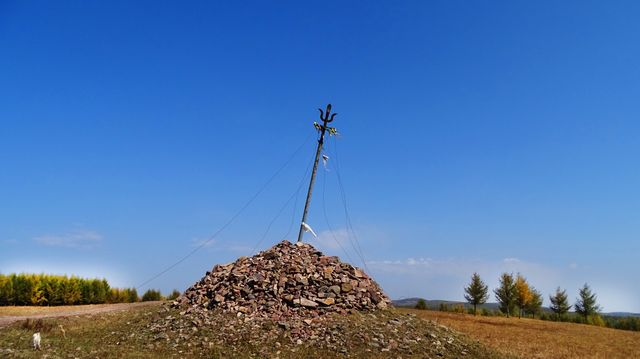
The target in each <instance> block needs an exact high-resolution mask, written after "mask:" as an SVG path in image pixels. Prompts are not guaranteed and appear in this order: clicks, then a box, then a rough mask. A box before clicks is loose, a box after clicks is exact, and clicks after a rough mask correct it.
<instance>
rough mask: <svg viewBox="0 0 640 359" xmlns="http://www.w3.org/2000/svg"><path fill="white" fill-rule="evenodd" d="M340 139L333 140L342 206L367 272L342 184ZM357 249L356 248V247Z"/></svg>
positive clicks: (348, 228)
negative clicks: (339, 152)
mask: <svg viewBox="0 0 640 359" xmlns="http://www.w3.org/2000/svg"><path fill="white" fill-rule="evenodd" d="M337 142H338V141H333V148H334V155H335V157H336V177H337V178H338V184H339V186H340V194H341V198H342V206H343V207H344V214H345V217H346V221H347V230H348V231H351V233H352V235H353V238H354V240H355V243H356V246H357V250H356V253H357V254H358V256H359V257H360V259H361V260H362V264H363V265H364V268H365V270H366V271H367V272H369V268H368V266H367V262H366V260H365V259H364V254H363V252H362V248H361V247H360V241H359V240H358V237H357V236H356V232H355V230H354V229H353V224H352V223H351V216H350V215H349V210H348V209H347V195H346V194H345V191H344V186H343V185H342V177H341V176H340V159H339V156H338V145H337ZM354 250H355V248H354Z"/></svg>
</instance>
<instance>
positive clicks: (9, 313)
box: [0, 304, 111, 317]
mask: <svg viewBox="0 0 640 359" xmlns="http://www.w3.org/2000/svg"><path fill="white" fill-rule="evenodd" d="M110 305H111V304H88V305H74V306H57V307H35V306H16V307H0V317H13V316H25V315H41V314H42V315H49V314H53V313H60V312H68V311H69V308H73V309H74V310H80V311H81V310H86V309H94V308H104V307H108V306H110Z"/></svg>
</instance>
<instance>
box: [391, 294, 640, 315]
mask: <svg viewBox="0 0 640 359" xmlns="http://www.w3.org/2000/svg"><path fill="white" fill-rule="evenodd" d="M420 299H424V298H417V297H415V298H403V299H396V300H392V301H391V302H392V303H393V305H394V306H396V307H410V308H413V307H415V306H416V303H418V300H420ZM425 301H426V302H427V308H429V309H434V310H438V309H439V308H440V304H443V303H444V304H447V305H449V306H454V305H458V304H462V305H463V306H464V307H465V308H472V307H473V306H472V305H470V304H469V303H467V302H458V301H455V300H441V299H433V300H427V299H425ZM482 308H484V309H486V310H499V309H500V306H499V305H498V303H485V304H481V305H479V306H478V309H482ZM542 311H544V312H548V313H550V312H551V309H549V307H542ZM602 315H606V316H610V317H640V313H631V312H610V313H602Z"/></svg>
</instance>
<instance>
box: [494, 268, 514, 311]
mask: <svg viewBox="0 0 640 359" xmlns="http://www.w3.org/2000/svg"><path fill="white" fill-rule="evenodd" d="M493 293H494V294H495V295H496V300H497V301H498V304H499V305H500V311H501V312H502V313H504V314H506V315H507V318H508V317H509V316H510V315H511V313H512V312H513V311H514V309H515V303H516V286H515V283H514V281H513V274H509V273H502V275H501V276H500V285H499V286H498V288H496V289H494V290H493Z"/></svg>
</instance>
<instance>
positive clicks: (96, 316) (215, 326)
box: [0, 302, 509, 359]
mask: <svg viewBox="0 0 640 359" xmlns="http://www.w3.org/2000/svg"><path fill="white" fill-rule="evenodd" d="M128 306H129V307H128V308H122V306H119V305H116V306H100V307H99V308H100V309H109V308H117V310H99V311H93V310H91V311H87V309H90V308H84V309H85V311H84V313H82V314H76V313H77V311H78V310H79V309H83V308H76V307H58V308H55V314H56V315H55V316H52V317H50V316H48V314H54V313H46V312H47V310H46V309H44V308H40V310H23V309H20V308H0V312H2V313H5V314H14V315H15V314H17V313H27V314H29V315H30V318H29V319H28V320H26V319H25V317H22V318H21V319H20V320H18V321H14V322H13V323H10V324H7V325H5V326H1V327H0V358H102V359H109V358H114V359H115V358H118V359H119V358H154V359H155V358H224V359H227V358H243V359H244V358H280V359H287V358H288V359H302V358H336V357H341V358H366V359H375V358H380V359H383V358H390V357H391V358H398V357H402V358H404V359H408V358H420V359H423V358H443V359H446V358H452V359H453V358H460V357H466V358H485V359H502V358H505V359H506V358H508V357H509V356H506V355H502V354H500V353H498V352H496V351H495V350H492V349H488V348H486V347H485V346H483V345H481V344H479V343H478V342H477V341H475V340H470V339H468V338H467V337H466V336H464V335H461V334H459V333H458V332H455V331H452V330H450V329H447V328H443V327H441V326H439V325H435V324H433V323H432V322H428V321H423V320H420V319H418V318H417V317H415V316H411V315H407V314H406V313H400V312H398V311H395V310H389V311H383V312H379V313H376V314H375V315H373V314H354V315H348V316H336V317H335V318H334V319H333V321H332V322H331V324H330V326H331V327H334V330H335V331H336V332H338V331H339V332H340V333H344V337H345V338H346V339H347V340H346V341H345V342H344V343H341V345H340V347H339V348H338V349H335V348H334V349H330V348H328V347H324V346H321V345H316V344H320V342H321V341H322V339H318V340H316V341H315V343H316V344H314V342H312V341H310V342H308V343H306V342H302V343H296V342H291V340H289V339H287V336H286V335H285V333H284V331H282V333H281V335H279V336H277V337H267V338H266V339H265V338H264V337H263V336H262V334H261V333H265V330H268V329H269V328H265V327H258V328H257V329H256V328H255V327H252V326H250V325H248V326H247V328H246V330H241V329H240V327H239V325H241V324H238V325H236V324H234V325H233V326H232V327H235V328H236V329H233V330H230V329H229V328H227V327H226V326H228V324H229V323H231V322H233V320H229V321H228V322H226V319H225V318H222V317H221V318H219V320H218V321H216V322H215V323H212V324H211V325H209V326H207V325H200V324H197V323H194V322H193V321H192V320H191V319H184V320H183V321H182V322H183V323H186V324H187V325H188V326H187V327H183V326H182V325H178V322H170V323H172V324H170V326H169V327H167V328H161V329H160V331H155V330H153V329H151V328H150V327H153V326H154V323H165V322H167V321H166V320H167V318H168V317H178V316H179V311H178V310H173V309H168V308H167V307H165V306H163V305H162V304H160V303H158V302H156V303H151V304H150V305H134V304H129V305H128ZM65 312H66V313H67V314H69V315H62V314H63V313H65ZM70 313H73V314H70ZM33 316H39V317H33ZM0 318H8V317H7V316H5V317H0ZM34 318H37V319H34ZM394 322H396V323H394ZM249 324H250V323H249ZM274 325H275V324H274ZM60 326H62V328H61V327H60ZM279 330H281V329H279ZM34 332H40V333H41V335H42V350H40V351H34V350H33V348H32V346H31V336H32V334H33V333H34ZM220 333H222V337H223V339H222V340H219V339H220V335H219V334H220ZM227 334H231V335H229V336H227ZM382 334H384V336H382ZM363 335H364V337H366V338H367V340H361V339H362V338H360V337H359V336H363ZM310 339H311V338H310ZM381 343H386V344H384V345H382V344H381ZM391 343H395V346H393V345H392V344H391ZM373 344H375V345H373ZM403 347H404V348H403Z"/></svg>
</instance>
